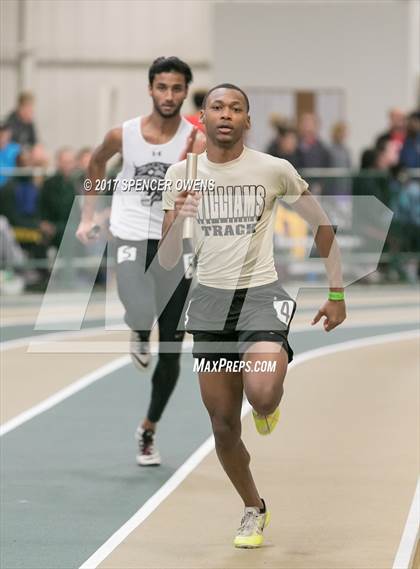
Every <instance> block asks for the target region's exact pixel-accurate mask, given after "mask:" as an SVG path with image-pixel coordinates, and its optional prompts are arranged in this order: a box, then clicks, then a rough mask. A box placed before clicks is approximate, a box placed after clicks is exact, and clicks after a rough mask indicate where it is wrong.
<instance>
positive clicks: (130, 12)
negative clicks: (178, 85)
mask: <svg viewBox="0 0 420 569" xmlns="http://www.w3.org/2000/svg"><path fill="white" fill-rule="evenodd" d="M0 4H1V11H2V14H1V15H2V29H1V32H2V34H1V37H2V40H1V44H2V50H1V77H0V79H1V83H2V86H1V108H0V114H1V115H2V116H4V114H5V113H7V112H8V111H10V110H11V108H12V107H13V105H14V101H15V97H16V93H17V91H18V89H19V83H21V87H26V88H29V89H31V90H32V91H33V92H35V94H36V97H37V107H36V113H37V123H38V126H39V131H40V134H41V137H42V140H43V142H44V143H45V144H46V145H47V146H48V147H49V148H51V149H56V148H57V147H58V146H60V145H63V144H70V145H74V146H81V145H85V144H94V143H97V142H98V140H99V139H100V138H101V137H102V136H103V134H104V133H105V131H106V130H107V129H108V128H110V127H111V126H113V125H115V124H118V123H120V122H121V121H123V120H124V119H127V118H129V117H131V116H135V115H137V114H140V113H145V112H148V111H149V109H150V99H149V96H148V94H147V70H148V67H149V66H150V63H151V61H152V60H153V59H155V58H156V57H158V56H159V55H177V56H179V57H181V58H183V59H185V60H186V61H187V62H188V63H189V64H190V65H191V67H192V69H193V72H194V76H195V80H194V84H193V86H192V87H193V88H194V87H207V86H208V85H209V84H210V83H211V72H210V68H211V66H210V63H211V58H210V45H211V30H210V27H209V25H208V21H209V18H210V10H211V5H210V4H209V3H208V2H196V1H194V0H189V1H188V0H187V1H170V0H169V1H162V2H151V1H135V0H104V1H99V0H26V1H20V2H17V1H16V0H1V2H0ZM19 22H20V23H19ZM22 28H23V31H22ZM19 30H21V31H20V34H21V35H24V36H26V39H25V45H22V43H21V48H23V50H22V49H21V50H19V41H18V36H19ZM25 30H26V32H25ZM22 51H23V53H27V55H26V56H24V57H20V58H19V53H20V52H22ZM188 110H190V109H189V106H188V105H186V106H185V111H188Z"/></svg>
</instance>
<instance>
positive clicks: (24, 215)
mask: <svg viewBox="0 0 420 569" xmlns="http://www.w3.org/2000/svg"><path fill="white" fill-rule="evenodd" d="M16 165H17V167H18V168H31V167H32V162H31V153H30V151H29V150H22V152H21V153H20V154H19V156H18V158H17V164H16ZM0 215H4V216H5V217H6V218H7V219H8V221H9V223H10V225H11V226H12V227H13V231H14V233H15V237H16V240H17V241H18V243H19V244H20V246H21V247H22V248H23V249H24V250H25V251H26V252H27V253H28V254H29V255H30V256H32V257H35V256H40V254H41V253H40V247H41V242H42V235H41V232H40V231H39V221H40V216H39V188H38V187H37V185H36V184H35V183H34V181H33V177H32V174H30V173H24V174H19V175H17V176H13V177H12V178H10V180H9V181H8V182H7V183H6V185H5V186H4V188H3V190H2V191H1V192H0Z"/></svg>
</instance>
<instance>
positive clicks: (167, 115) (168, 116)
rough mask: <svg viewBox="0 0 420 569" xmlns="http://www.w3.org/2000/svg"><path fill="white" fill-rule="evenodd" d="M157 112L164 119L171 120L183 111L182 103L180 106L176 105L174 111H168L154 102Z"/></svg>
mask: <svg viewBox="0 0 420 569" xmlns="http://www.w3.org/2000/svg"><path fill="white" fill-rule="evenodd" d="M154 107H155V111H156V112H157V113H158V114H159V115H160V116H161V117H162V118H163V119H171V118H172V117H175V116H176V115H177V114H178V113H179V111H180V110H181V107H182V103H181V104H179V105H175V106H174V107H173V108H172V109H170V110H168V111H164V110H162V109H161V108H160V107H159V105H158V104H157V103H155V102H154Z"/></svg>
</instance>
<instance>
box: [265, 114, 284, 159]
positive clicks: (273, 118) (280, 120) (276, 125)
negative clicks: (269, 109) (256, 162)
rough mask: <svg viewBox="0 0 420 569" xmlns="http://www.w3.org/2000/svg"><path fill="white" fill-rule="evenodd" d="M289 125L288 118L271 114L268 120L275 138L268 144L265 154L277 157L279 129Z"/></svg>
mask: <svg viewBox="0 0 420 569" xmlns="http://www.w3.org/2000/svg"><path fill="white" fill-rule="evenodd" d="M286 123H287V118H286V117H284V116H283V115H280V114H279V113H271V114H270V116H269V118H268V124H269V125H270V127H271V128H272V129H273V130H274V131H275V136H274V138H273V139H272V140H271V141H270V142H269V143H268V144H267V147H266V149H265V150H264V152H265V153H266V154H271V156H277V154H276V152H277V138H278V133H279V129H280V128H281V127H283V126H285V124H286Z"/></svg>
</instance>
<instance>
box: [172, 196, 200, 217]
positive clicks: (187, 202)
mask: <svg viewBox="0 0 420 569" xmlns="http://www.w3.org/2000/svg"><path fill="white" fill-rule="evenodd" d="M200 198H201V193H200V192H188V191H186V190H185V191H183V192H179V194H178V195H177V197H176V198H175V211H176V214H177V216H180V217H183V218H186V217H197V213H198V205H199V203H200Z"/></svg>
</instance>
